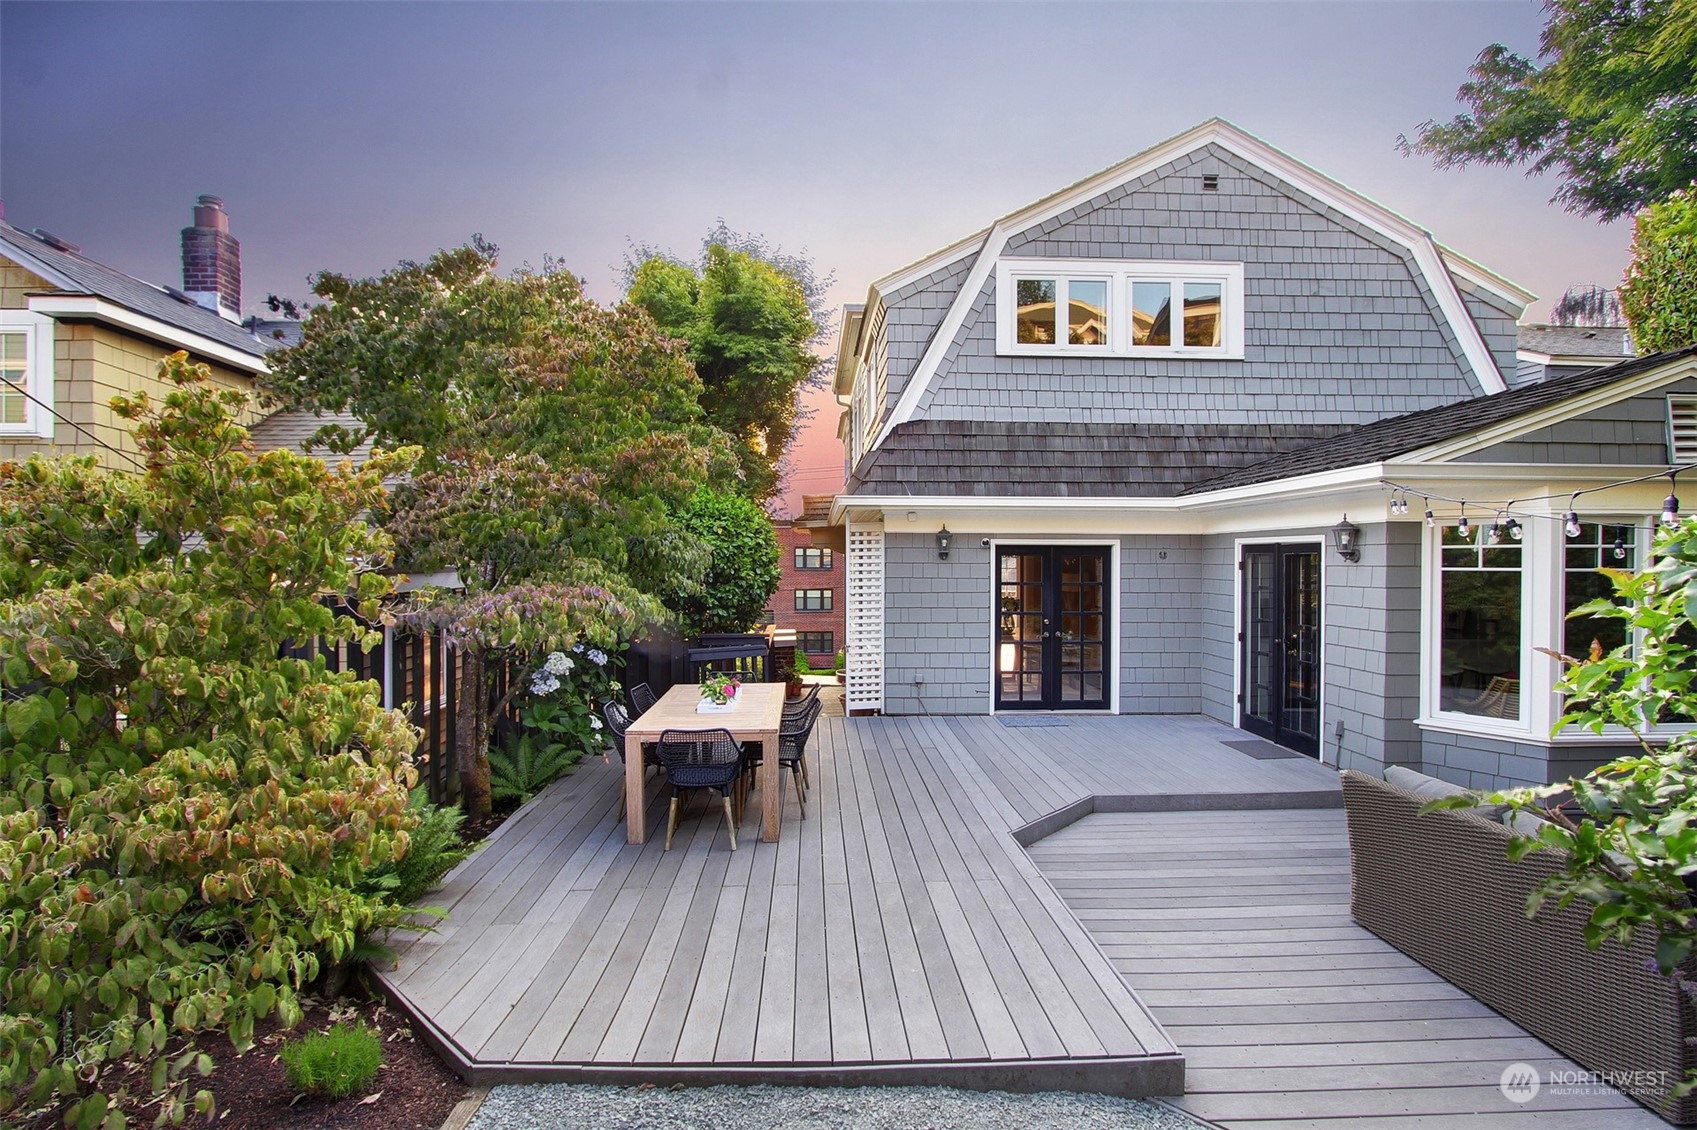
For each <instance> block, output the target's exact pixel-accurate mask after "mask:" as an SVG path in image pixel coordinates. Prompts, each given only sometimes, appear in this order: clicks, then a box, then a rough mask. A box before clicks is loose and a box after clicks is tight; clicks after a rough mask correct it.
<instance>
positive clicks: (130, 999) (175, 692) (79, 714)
mask: <svg viewBox="0 0 1697 1130" xmlns="http://www.w3.org/2000/svg"><path fill="white" fill-rule="evenodd" d="M161 368H162V379H163V380H164V381H165V382H166V383H167V384H168V385H170V386H171V391H170V392H169V393H168V394H167V395H166V397H165V398H164V401H163V403H160V402H158V401H155V400H153V399H151V398H149V397H148V396H146V395H145V394H142V393H137V394H136V395H134V396H133V397H130V398H118V399H116V400H114V401H113V406H114V409H115V410H116V411H117V412H118V413H119V414H120V415H121V416H123V417H124V418H125V419H126V420H128V421H130V422H131V424H132V425H133V427H134V431H135V437H136V447H137V449H138V450H139V452H140V454H139V455H138V456H137V460H136V462H137V464H138V466H139V467H140V468H141V469H140V470H138V471H137V472H136V473H133V474H130V473H122V474H121V473H117V472H108V471H103V470H101V469H100V468H99V467H98V466H96V465H95V463H94V461H93V460H92V459H89V458H87V457H81V458H78V457H67V458H58V459H41V458H34V459H30V460H28V461H25V462H21V463H19V462H3V461H0V705H3V709H0V1001H3V1007H0V1124H15V1123H16V1121H17V1119H18V1117H19V1114H18V1112H19V1110H20V1108H21V1109H23V1110H29V1109H34V1108H38V1107H54V1108H56V1109H55V1110H54V1112H53V1117H54V1118H55V1119H56V1120H61V1121H63V1122H65V1123H66V1124H68V1125H72V1126H79V1127H84V1126H97V1125H103V1126H107V1127H118V1126H121V1125H123V1124H124V1116H123V1114H122V1110H123V1109H125V1108H128V1109H135V1104H134V1102H133V1101H132V1100H135V1099H137V1098H138V1095H137V1092H138V1091H139V1092H144V1093H145V1092H152V1093H153V1094H154V1095H155V1096H157V1097H156V1098H155V1099H151V1100H146V1101H147V1102H149V1103H152V1104H154V1107H155V1109H156V1110H157V1112H158V1117H159V1119H160V1120H161V1122H162V1123H170V1122H178V1121H181V1120H182V1119H183V1118H184V1117H186V1115H187V1113H188V1110H189V1107H190V1104H191V1103H192V1104H193V1105H194V1107H195V1108H196V1109H198V1110H201V1111H207V1110H210V1109H211V1104H212V1095H211V1092H209V1091H200V1092H199V1093H195V1094H192V1095H191V1094H190V1093H189V1088H190V1082H189V1076H190V1073H191V1068H198V1067H201V1066H205V1067H208V1068H210V1059H208V1060H207V1061H206V1063H204V1064H202V1063H200V1061H199V1057H195V1056H180V1055H177V1054H176V1052H177V1049H178V1048H180V1046H181V1043H180V1042H181V1041H182V1040H183V1039H185V1038H188V1037H192V1036H194V1035H195V1034H197V1033H201V1032H206V1031H216V1032H218V1033H220V1034H222V1035H225V1036H227V1037H228V1038H229V1039H230V1040H231V1042H232V1043H233V1044H234V1045H235V1046H236V1047H237V1048H238V1049H245V1048H247V1047H249V1046H251V1044H252V1042H253V1031H254V1022H255V1021H256V1020H258V1019H260V1018H263V1017H266V1016H270V1015H272V1014H277V1015H278V1016H279V1017H280V1018H281V1020H282V1022H283V1023H284V1024H292V1023H294V1022H295V1021H296V1020H298V1019H299V1016H300V1012H301V1008H300V1004H299V1002H298V1001H297V999H296V993H297V992H298V991H299V989H300V988H301V986H303V985H305V984H307V983H309V982H311V981H313V980H314V979H316V978H317V977H318V976H319V975H320V973H321V972H322V971H323V970H324V969H325V968H327V967H332V966H335V965H339V964H343V963H346V962H347V961H349V960H350V959H351V957H352V956H353V955H354V954H355V953H357V952H358V950H359V947H360V944H361V941H362V939H364V938H366V937H367V936H368V935H370V934H371V933H372V932H373V931H376V930H380V929H382V928H384V927H385V926H388V925H391V924H394V923H397V922H399V921H401V920H402V919H403V917H404V915H403V913H402V911H401V910H400V908H398V907H394V906H392V905H390V904H388V903H387V902H386V901H385V900H384V899H383V898H382V897H381V896H380V895H376V894H372V893H367V892H364V891H361V890H359V889H358V885H359V883H360V881H361V878H362V877H363V876H364V875H366V874H368V873H369V872H370V871H371V870H372V869H374V868H376V867H379V866H381V865H382V864H383V863H384V862H385V861H387V860H390V859H392V858H394V857H395V856H396V855H398V854H399V853H400V852H401V851H402V850H403V849H404V847H405V845H406V843H407V838H408V836H409V834H410V833H411V831H412V828H413V824H414V821H415V819H416V818H415V816H414V814H413V813H412V812H410V811H409V810H408V804H407V793H408V790H409V789H410V788H411V787H412V785H413V784H414V783H415V782H416V780H417V774H416V772H415V771H414V769H413V768H412V764H411V754H412V751H413V749H414V748H415V747H416V746H417V744H418V731H417V730H416V729H415V728H414V727H413V726H412V725H410V724H409V723H408V722H407V720H406V717H405V716H404V715H402V714H401V713H399V712H397V711H392V710H386V709H384V707H383V704H382V696H381V690H380V688H379V687H378V686H377V684H376V683H373V682H370V681H362V680H360V679H358V678H357V677H356V676H355V675H354V674H353V673H352V672H335V671H331V670H329V669H328V668H327V667H326V665H325V662H324V660H323V659H322V658H314V659H311V660H305V659H298V658H289V657H287V656H286V655H285V650H286V649H287V648H288V647H289V646H290V645H291V644H296V643H298V642H300V641H304V640H311V639H315V638H316V639H319V640H322V641H324V643H325V644H326V645H328V646H330V647H334V646H336V645H337V644H339V643H344V642H346V643H353V644H359V645H361V646H367V647H369V646H371V645H372V644H374V643H376V642H377V641H378V640H379V639H380V638H381V637H380V636H379V635H378V634H377V633H375V632H373V631H371V630H370V629H369V628H367V627H366V626H365V625H364V624H361V623H360V622H358V621H356V620H355V619H354V618H352V617H350V616H345V615H340V614H338V613H337V612H336V611H334V610H332V609H331V608H329V607H326V606H325V605H324V604H322V603H320V601H319V599H318V597H319V594H320V593H332V592H333V593H346V594H350V595H351V596H352V597H353V603H355V604H357V605H358V606H359V607H360V609H361V611H362V612H363V613H364V614H365V615H366V616H369V617H375V615H376V614H377V611H378V600H379V598H380V597H382V596H383V595H385V594H386V593H387V592H389V591H390V590H391V589H392V587H393V582H392V581H391V580H389V579H388V578H386V577H384V576H382V575H380V574H379V573H378V572H376V569H377V568H378V567H379V566H381V565H383V564H384V563H385V562H387V561H388V560H389V557H390V542H389V539H388V537H387V535H385V534H383V533H382V532H381V531H378V530H375V529H372V528H371V527H369V526H368V525H367V523H366V520H365V515H367V514H370V513H372V512H374V511H378V510H380V509H381V508H382V506H383V501H384V490H383V480H384V477H385V476H387V475H390V474H399V473H401V472H404V471H405V470H406V469H407V468H408V467H409V466H410V465H411V453H407V454H406V455H404V456H398V457H397V456H388V455H385V456H380V457H378V458H376V459H374V460H373V461H372V462H371V463H368V464H366V466H365V467H364V468H363V469H361V470H359V471H357V472H354V471H350V470H348V469H346V465H345V464H344V467H343V469H341V470H333V469H330V468H327V467H326V466H325V465H324V464H323V463H321V462H319V461H318V460H316V459H312V458H309V457H306V456H303V455H300V454H297V453H292V452H288V451H273V452H268V453H266V454H264V455H255V454H253V453H252V451H251V447H250V445H249V444H248V442H247V432H246V431H245V430H244V429H243V428H241V427H240V426H239V425H238V423H237V420H238V419H239V418H240V413H243V412H246V411H247V409H248V403H247V398H246V396H245V395H244V394H242V393H240V392H236V391H233V390H223V391H220V390H218V389H217V388H215V387H214V386H212V385H211V384H210V382H209V380H208V373H207V370H206V368H205V366H201V365H194V364H191V363H190V362H189V360H188V357H187V355H186V354H183V353H178V354H174V355H173V356H171V357H170V358H168V359H167V360H166V361H165V362H164V364H163V365H162V366H161ZM368 622H369V621H368Z"/></svg>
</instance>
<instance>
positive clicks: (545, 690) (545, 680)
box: [530, 671, 560, 695]
mask: <svg viewBox="0 0 1697 1130" xmlns="http://www.w3.org/2000/svg"><path fill="white" fill-rule="evenodd" d="M559 689H560V680H559V679H557V678H555V677H554V676H553V675H552V674H550V673H549V672H547V671H538V672H537V673H536V677H535V678H533V679H531V680H530V693H531V694H534V695H550V694H553V693H554V692H555V691H557V690H559Z"/></svg>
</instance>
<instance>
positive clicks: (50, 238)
mask: <svg viewBox="0 0 1697 1130" xmlns="http://www.w3.org/2000/svg"><path fill="white" fill-rule="evenodd" d="M30 234H32V235H34V236H35V238H37V239H39V240H40V241H41V242H43V243H45V244H46V245H47V246H49V247H51V248H53V249H54V250H56V251H69V252H72V253H73V254H74V253H75V252H78V251H81V250H82V248H80V247H78V246H77V245H76V244H74V243H72V242H71V241H70V240H68V239H61V238H59V237H58V236H56V235H54V234H53V233H52V232H50V231H44V230H43V229H41V228H36V229H35V230H34V231H33V232H31V233H30Z"/></svg>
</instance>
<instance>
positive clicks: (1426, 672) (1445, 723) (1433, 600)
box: [1417, 515, 1560, 742]
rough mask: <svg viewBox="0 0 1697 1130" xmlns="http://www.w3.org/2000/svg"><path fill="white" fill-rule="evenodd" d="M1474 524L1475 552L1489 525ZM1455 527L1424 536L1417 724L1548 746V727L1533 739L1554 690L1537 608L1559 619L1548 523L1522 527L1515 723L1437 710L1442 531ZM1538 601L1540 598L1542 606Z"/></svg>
mask: <svg viewBox="0 0 1697 1130" xmlns="http://www.w3.org/2000/svg"><path fill="white" fill-rule="evenodd" d="M1477 518H1478V516H1477V515H1475V516H1473V518H1472V519H1470V524H1471V525H1472V526H1473V530H1474V533H1473V537H1474V539H1475V540H1474V545H1475V546H1477V545H1478V540H1477V539H1479V538H1483V537H1489V536H1490V523H1491V518H1490V516H1489V515H1486V516H1485V519H1484V521H1482V522H1481V521H1478V520H1477ZM1455 524H1456V523H1455V522H1452V521H1445V522H1444V523H1443V524H1442V525H1440V526H1438V527H1437V528H1435V529H1434V528H1431V527H1428V528H1426V529H1425V530H1424V531H1423V536H1424V539H1425V541H1424V550H1425V553H1424V558H1425V563H1426V567H1425V569H1424V571H1423V572H1424V575H1423V576H1422V578H1421V586H1420V589H1421V593H1420V600H1421V611H1422V616H1421V632H1420V650H1421V658H1422V663H1421V673H1422V679H1421V682H1422V683H1423V684H1424V685H1423V686H1422V687H1421V693H1420V703H1421V710H1420V718H1419V719H1417V723H1418V724H1419V725H1421V726H1423V727H1426V728H1428V729H1436V730H1445V731H1448V732H1450V733H1457V734H1478V735H1482V736H1488V737H1494V738H1502V739H1504V740H1505V741H1522V742H1524V741H1529V740H1531V741H1541V742H1547V741H1548V738H1549V733H1550V727H1549V725H1548V723H1547V722H1546V724H1545V725H1544V728H1543V731H1542V733H1543V737H1542V738H1538V737H1536V735H1537V734H1538V733H1539V730H1538V725H1539V720H1540V717H1541V716H1543V717H1546V718H1547V716H1548V713H1549V701H1550V697H1551V695H1550V693H1549V692H1550V689H1551V687H1552V686H1554V682H1555V680H1554V670H1555V669H1556V667H1557V664H1556V661H1555V660H1554V659H1551V658H1550V657H1549V656H1547V655H1542V654H1540V653H1539V652H1538V651H1537V650H1536V648H1538V647H1540V646H1549V645H1550V643H1551V640H1552V639H1553V638H1554V637H1550V636H1549V631H1550V628H1549V623H1548V621H1549V619H1550V618H1549V617H1548V616H1540V614H1539V612H1538V611H1537V610H1538V609H1539V608H1540V607H1542V608H1545V609H1554V610H1555V613H1556V615H1557V617H1558V618H1559V616H1560V609H1559V606H1558V604H1557V602H1556V600H1555V593H1553V592H1551V590H1550V586H1549V579H1550V574H1551V571H1552V570H1551V569H1550V568H1549V567H1548V563H1547V559H1551V558H1552V557H1553V551H1552V549H1551V547H1550V542H1549V536H1548V535H1549V532H1550V531H1549V526H1550V525H1551V523H1550V522H1545V521H1529V522H1525V523H1523V525H1522V527H1521V528H1522V531H1523V535H1524V536H1523V537H1522V539H1521V541H1520V675H1519V678H1520V714H1519V717H1516V718H1491V717H1488V716H1484V715H1479V714H1463V713H1461V712H1459V711H1454V710H1443V709H1440V707H1439V703H1440V702H1441V701H1442V698H1443V638H1444V635H1443V633H1444V609H1443V592H1444V588H1443V562H1444V556H1443V543H1444V538H1443V531H1444V530H1445V529H1446V528H1448V527H1450V526H1454V525H1455ZM1558 532H1559V531H1558ZM1539 562H1546V566H1545V567H1544V568H1542V569H1540V568H1538V563H1539ZM1540 579H1542V583H1541V584H1540ZM1539 597H1542V600H1541V601H1540V600H1539ZM1539 637H1546V638H1543V639H1540V638H1539ZM1538 661H1542V662H1538Z"/></svg>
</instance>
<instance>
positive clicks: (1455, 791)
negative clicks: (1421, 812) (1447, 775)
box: [1385, 765, 1503, 820]
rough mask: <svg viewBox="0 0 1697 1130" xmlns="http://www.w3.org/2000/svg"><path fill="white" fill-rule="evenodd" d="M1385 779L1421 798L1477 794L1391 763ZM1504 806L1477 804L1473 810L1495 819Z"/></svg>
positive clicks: (1437, 798)
mask: <svg viewBox="0 0 1697 1130" xmlns="http://www.w3.org/2000/svg"><path fill="white" fill-rule="evenodd" d="M1385 781H1386V782H1387V783H1388V784H1392V785H1395V786H1396V787H1397V788H1399V789H1402V790H1404V791H1406V792H1411V793H1413V794H1414V795H1415V796H1417V797H1419V798H1420V799H1421V800H1442V799H1443V798H1444V797H1447V796H1477V795H1478V794H1477V793H1476V792H1474V790H1472V789H1468V788H1463V787H1462V786H1461V785H1457V784H1455V783H1453V782H1450V781H1445V780H1442V779H1440V778H1438V777H1431V776H1428V775H1426V774H1425V773H1417V772H1415V771H1414V770H1412V769H1409V768H1407V767H1406V766H1402V765H1390V766H1386V768H1385ZM1502 810H1503V806H1502V805H1498V804H1476V805H1474V806H1473V811H1474V812H1475V813H1477V814H1478V815H1480V816H1483V817H1484V818H1485V819H1487V820H1495V819H1497V818H1498V817H1499V816H1500V815H1501V814H1502Z"/></svg>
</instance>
